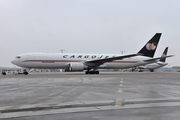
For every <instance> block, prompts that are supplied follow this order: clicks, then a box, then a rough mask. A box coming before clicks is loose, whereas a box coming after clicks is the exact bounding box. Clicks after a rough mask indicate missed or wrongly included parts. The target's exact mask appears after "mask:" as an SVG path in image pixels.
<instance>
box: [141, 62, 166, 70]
mask: <svg viewBox="0 0 180 120" xmlns="http://www.w3.org/2000/svg"><path fill="white" fill-rule="evenodd" d="M167 64H168V63H165V62H161V61H158V62H157V63H151V64H147V65H145V66H139V68H140V69H149V70H154V69H158V68H161V67H164V66H166V65H167Z"/></svg>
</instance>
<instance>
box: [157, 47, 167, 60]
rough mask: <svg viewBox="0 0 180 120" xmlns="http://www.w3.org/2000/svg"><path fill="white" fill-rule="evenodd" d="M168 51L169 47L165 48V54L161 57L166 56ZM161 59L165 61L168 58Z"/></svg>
mask: <svg viewBox="0 0 180 120" xmlns="http://www.w3.org/2000/svg"><path fill="white" fill-rule="evenodd" d="M167 52H168V47H166V48H165V50H164V52H163V54H162V56H161V57H165V56H166V55H167ZM159 61H161V62H165V61H166V58H162V59H160V60H159Z"/></svg>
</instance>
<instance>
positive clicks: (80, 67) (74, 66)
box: [65, 62, 85, 72]
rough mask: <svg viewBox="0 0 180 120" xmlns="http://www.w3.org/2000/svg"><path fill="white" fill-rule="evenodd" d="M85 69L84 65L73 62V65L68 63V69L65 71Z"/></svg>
mask: <svg viewBox="0 0 180 120" xmlns="http://www.w3.org/2000/svg"><path fill="white" fill-rule="evenodd" d="M84 68H85V66H84V64H83V63H76V62H72V63H68V65H67V68H66V69H65V71H72V72H73V71H74V72H76V71H83V70H84Z"/></svg>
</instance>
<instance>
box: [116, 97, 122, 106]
mask: <svg viewBox="0 0 180 120" xmlns="http://www.w3.org/2000/svg"><path fill="white" fill-rule="evenodd" d="M121 105H122V99H121V98H117V99H116V104H115V106H116V107H118V106H121Z"/></svg>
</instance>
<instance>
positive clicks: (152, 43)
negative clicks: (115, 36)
mask: <svg viewBox="0 0 180 120" xmlns="http://www.w3.org/2000/svg"><path fill="white" fill-rule="evenodd" d="M160 37H161V33H156V34H155V35H154V36H153V37H152V38H151V39H150V40H149V41H148V42H147V43H146V45H145V46H144V47H143V48H142V49H141V50H140V51H139V52H138V53H139V54H142V55H143V56H147V57H154V53H155V52H156V49H157V46H158V43H159V39H160Z"/></svg>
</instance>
